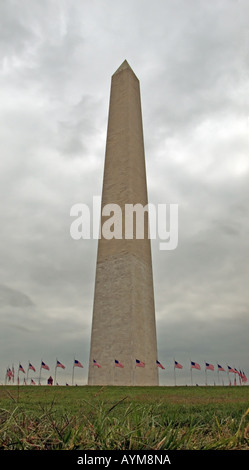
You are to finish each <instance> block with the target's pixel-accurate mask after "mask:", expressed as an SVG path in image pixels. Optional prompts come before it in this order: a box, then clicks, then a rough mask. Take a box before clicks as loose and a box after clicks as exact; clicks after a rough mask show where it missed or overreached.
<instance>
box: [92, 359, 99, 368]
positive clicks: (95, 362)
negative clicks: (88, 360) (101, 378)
mask: <svg viewBox="0 0 249 470" xmlns="http://www.w3.org/2000/svg"><path fill="white" fill-rule="evenodd" d="M93 365H94V366H96V367H98V369H99V368H100V367H101V365H100V364H99V363H98V362H97V361H95V359H93Z"/></svg>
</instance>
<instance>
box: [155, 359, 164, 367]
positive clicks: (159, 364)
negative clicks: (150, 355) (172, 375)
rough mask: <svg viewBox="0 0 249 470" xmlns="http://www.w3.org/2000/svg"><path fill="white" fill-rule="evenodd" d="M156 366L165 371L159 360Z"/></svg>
mask: <svg viewBox="0 0 249 470" xmlns="http://www.w3.org/2000/svg"><path fill="white" fill-rule="evenodd" d="M156 365H157V367H160V368H161V369H165V367H163V366H162V364H161V362H159V361H158V360H156Z"/></svg>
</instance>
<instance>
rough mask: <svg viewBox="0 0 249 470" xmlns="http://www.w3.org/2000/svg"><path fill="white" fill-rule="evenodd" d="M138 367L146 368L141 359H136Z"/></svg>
mask: <svg viewBox="0 0 249 470" xmlns="http://www.w3.org/2000/svg"><path fill="white" fill-rule="evenodd" d="M136 366H137V367H145V363H144V362H142V361H139V359H136Z"/></svg>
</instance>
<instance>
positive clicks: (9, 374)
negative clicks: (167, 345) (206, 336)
mask: <svg viewBox="0 0 249 470" xmlns="http://www.w3.org/2000/svg"><path fill="white" fill-rule="evenodd" d="M204 364H205V367H204V369H205V371H207V370H211V371H215V366H214V365H213V364H210V363H208V362H205V363H204ZM92 365H93V366H96V367H97V368H101V364H100V363H99V362H97V361H96V359H93V362H92ZM114 366H115V367H119V368H121V369H123V368H124V367H125V366H124V364H123V363H121V362H120V361H119V360H118V359H114ZM135 366H136V367H142V368H144V367H145V366H146V364H145V362H143V361H141V360H139V359H136V360H135ZM58 367H59V368H61V369H65V368H66V367H65V365H64V364H62V363H61V362H60V361H59V360H58V359H56V364H55V377H56V369H57V368H58ZM75 367H80V368H83V365H82V363H81V362H80V361H79V360H77V359H74V362H73V377H74V368H75ZM156 367H158V368H160V369H163V370H164V369H165V367H164V366H163V365H162V364H161V362H160V361H158V360H156ZM41 369H45V370H50V367H49V366H48V365H47V364H46V363H45V362H44V361H43V360H42V361H41V365H40V374H41ZM175 369H183V366H182V364H180V363H179V362H178V361H176V360H175V359H174V370H175ZM192 369H196V370H201V366H200V364H198V363H197V362H194V361H192V360H191V361H190V370H191V371H192ZM29 370H32V371H34V372H36V369H35V367H34V366H33V364H32V363H31V362H29V363H28V368H27V377H28V371H29ZM217 371H218V372H227V373H228V375H229V373H232V374H237V375H238V377H239V380H240V381H241V382H242V383H246V382H247V377H246V374H245V373H244V371H241V370H238V369H236V368H234V367H231V366H229V365H227V370H226V369H225V368H224V367H223V366H221V365H220V364H217ZM19 372H23V373H24V374H25V373H26V372H25V370H24V368H23V366H22V364H20V363H19V367H18V382H19ZM14 375H15V371H14V367H13V366H12V369H11V368H10V367H8V368H7V371H6V381H7V379H8V380H9V382H10V381H11V379H12V380H13V382H14ZM72 382H73V379H72ZM31 383H33V384H34V381H33V379H31ZM39 383H40V377H39Z"/></svg>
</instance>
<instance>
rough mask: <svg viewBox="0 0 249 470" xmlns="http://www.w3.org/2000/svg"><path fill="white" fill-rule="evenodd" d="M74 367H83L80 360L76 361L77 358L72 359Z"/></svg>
mask: <svg viewBox="0 0 249 470" xmlns="http://www.w3.org/2000/svg"><path fill="white" fill-rule="evenodd" d="M73 366H74V367H83V365H82V364H81V362H80V361H77V359H74V365H73Z"/></svg>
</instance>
